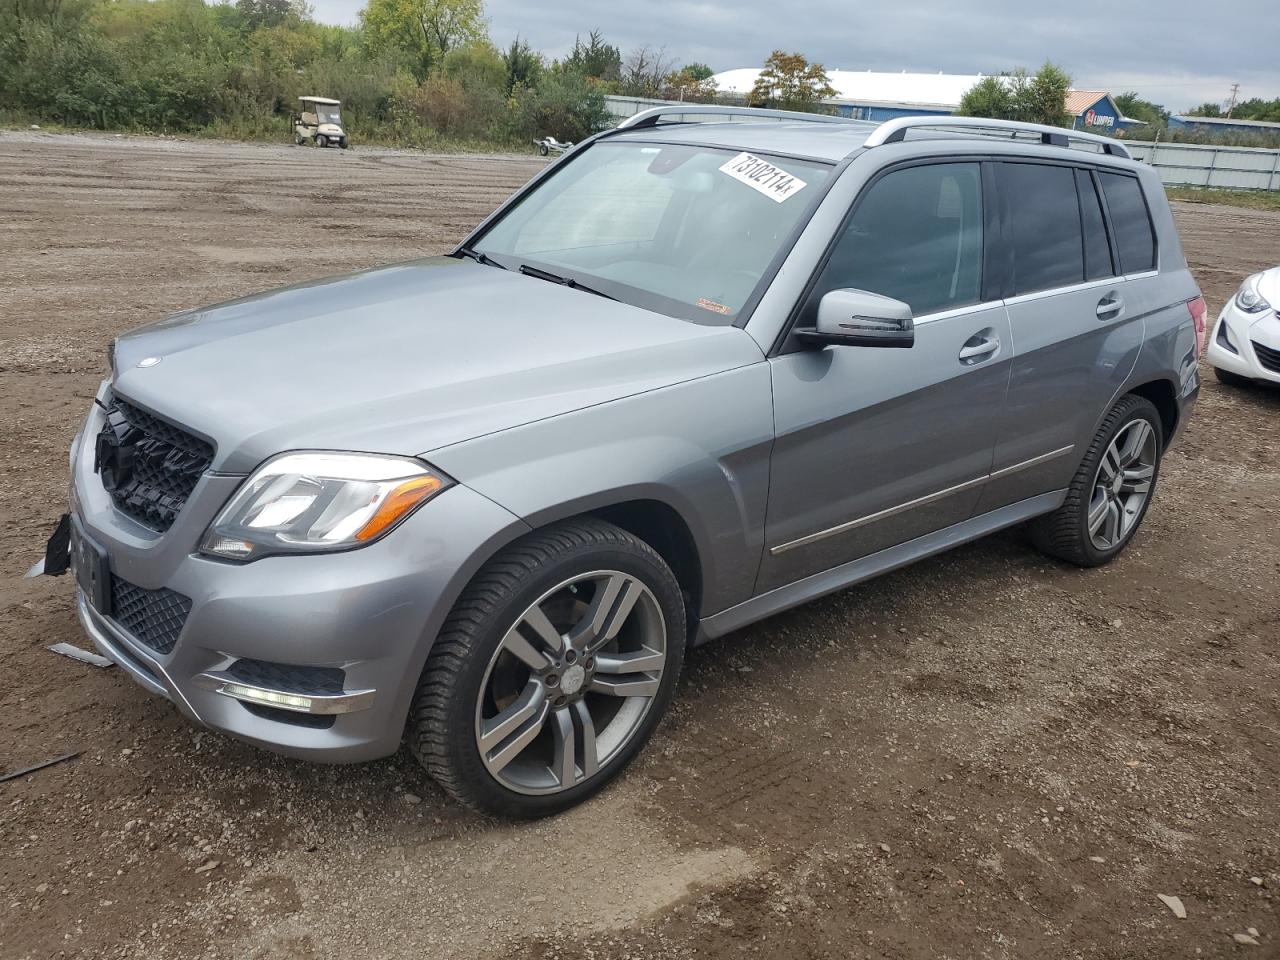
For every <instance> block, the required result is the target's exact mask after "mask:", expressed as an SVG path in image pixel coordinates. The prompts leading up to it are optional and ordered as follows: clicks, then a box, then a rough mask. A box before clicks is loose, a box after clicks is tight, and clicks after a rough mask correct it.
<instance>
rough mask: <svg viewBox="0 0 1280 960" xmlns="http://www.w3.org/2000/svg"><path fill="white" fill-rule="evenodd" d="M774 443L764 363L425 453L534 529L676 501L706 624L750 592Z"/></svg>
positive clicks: (760, 545) (759, 550) (760, 544)
mask: <svg viewBox="0 0 1280 960" xmlns="http://www.w3.org/2000/svg"><path fill="white" fill-rule="evenodd" d="M772 442H773V402H772V393H771V384H770V379H769V370H768V365H767V364H765V363H763V362H761V363H754V364H749V365H747V366H744V367H739V368H736V369H734V370H729V371H726V372H724V373H719V374H715V375H713V376H708V377H703V378H700V379H697V380H691V381H687V382H685V383H681V384H676V385H674V386H670V387H665V388H662V389H659V390H653V391H649V392H647V393H643V394H639V395H637V396H632V397H627V398H625V399H622V400H616V401H613V402H610V403H604V404H599V405H597V406H594V407H589V408H587V409H584V410H578V411H575V412H573V413H567V414H564V415H561V416H558V417H553V418H550V419H547V420H542V421H538V422H536V423H531V424H527V425H525V426H521V427H516V428H513V429H510V430H504V431H502V432H500V433H495V434H491V435H489V436H485V437H479V438H477V439H475V440H469V441H466V442H464V443H459V444H455V445H453V446H449V447H444V448H441V449H438V450H432V451H428V452H426V453H424V454H423V457H424V459H426V460H428V461H429V462H431V463H432V464H434V465H435V466H437V467H439V468H440V469H441V470H443V471H444V472H446V473H448V474H449V475H450V476H452V477H455V478H457V479H458V480H459V481H460V482H462V483H464V484H466V485H467V486H468V487H470V488H471V489H472V490H475V491H477V492H479V493H481V494H483V495H484V496H486V497H488V498H489V499H491V500H493V501H494V502H495V503H497V504H499V505H501V506H503V507H504V508H506V509H507V510H509V511H511V512H512V513H514V514H515V515H516V516H518V517H520V518H521V519H522V520H524V521H525V522H526V523H528V524H529V525H530V526H531V527H535V528H536V527H542V526H545V525H547V524H548V523H553V522H555V521H556V520H560V519H564V518H566V517H570V516H576V515H578V514H582V513H587V512H591V511H594V510H599V509H601V508H604V507H609V506H614V505H616V504H620V503H625V502H628V501H633V500H656V501H658V502H660V503H664V504H666V505H667V506H669V507H671V508H672V509H673V510H675V511H676V513H678V514H679V515H680V517H681V518H682V519H683V520H684V522H685V524H686V525H687V526H688V528H689V531H690V533H691V534H692V536H693V539H694V543H695V545H696V547H697V550H698V562H699V565H700V567H701V571H702V613H703V615H704V616H706V615H709V614H712V613H716V612H718V611H720V610H723V609H726V608H727V607H730V606H733V605H734V604H736V603H740V602H742V601H744V600H746V599H748V598H749V597H750V595H751V590H752V587H753V585H754V583H755V577H756V573H757V571H758V569H759V565H760V558H761V554H762V550H763V546H764V516H765V507H766V504H767V499H768V489H769V453H770V449H771V446H772Z"/></svg>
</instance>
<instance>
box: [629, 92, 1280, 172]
mask: <svg viewBox="0 0 1280 960" xmlns="http://www.w3.org/2000/svg"><path fill="white" fill-rule="evenodd" d="M604 99H605V105H606V107H607V108H608V110H609V112H610V113H611V114H612V115H613V116H614V117H615V118H616V119H617V120H624V119H626V118H627V117H630V116H633V115H634V114H637V113H639V112H640V111H642V110H648V109H649V108H650V107H661V106H669V105H670V104H671V103H672V102H673V101H671V100H649V99H646V98H644V97H613V96H610V97H605V98H604ZM1124 144H1125V146H1126V147H1128V148H1129V152H1130V153H1132V154H1133V156H1134V157H1135V158H1136V159H1138V160H1142V161H1143V162H1145V163H1149V164H1151V166H1153V167H1155V168H1156V170H1157V171H1158V172H1159V174H1160V178H1161V179H1162V180H1164V182H1165V183H1166V184H1168V185H1169V186H1171V187H1217V188H1219V189H1225V190H1280V150H1268V149H1266V148H1262V147H1217V146H1203V145H1201V144H1196V143H1158V142H1156V143H1153V142H1150V141H1143V140H1125V141H1124Z"/></svg>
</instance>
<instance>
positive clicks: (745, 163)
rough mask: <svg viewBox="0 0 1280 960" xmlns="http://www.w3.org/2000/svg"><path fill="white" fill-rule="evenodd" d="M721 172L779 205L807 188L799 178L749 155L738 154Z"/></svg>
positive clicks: (721, 168)
mask: <svg viewBox="0 0 1280 960" xmlns="http://www.w3.org/2000/svg"><path fill="white" fill-rule="evenodd" d="M720 172H721V173H727V174H728V175H729V176H731V177H733V179H735V180H737V181H738V182H739V183H745V184H746V185H747V186H748V187H750V188H751V189H752V190H758V191H759V192H760V193H763V194H764V195H765V196H766V197H768V198H769V199H770V200H774V201H777V202H778V203H781V202H782V201H783V200H786V199H787V198H788V197H794V196H795V195H796V194H797V193H799V192H800V191H801V190H803V189H804V187H805V182H804V181H803V180H801V179H800V178H799V177H797V176H795V175H793V174H790V173H787V171H785V170H783V169H782V168H781V167H777V166H774V165H773V164H772V163H770V162H769V161H768V160H761V159H760V158H759V157H756V156H753V155H752V154H749V153H740V154H738V155H737V156H736V157H734V158H733V159H732V160H730V161H729V162H728V163H726V164H724V165H723V166H722V167H720Z"/></svg>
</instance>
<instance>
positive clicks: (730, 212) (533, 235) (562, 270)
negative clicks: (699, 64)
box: [474, 141, 831, 324]
mask: <svg viewBox="0 0 1280 960" xmlns="http://www.w3.org/2000/svg"><path fill="white" fill-rule="evenodd" d="M830 170H831V167H830V166H828V165H826V164H821V163H814V162H809V161H803V160H792V159H789V158H778V157H764V156H753V155H751V154H745V153H736V152H735V151H733V150H718V149H713V148H710V147H698V146H688V145H659V144H643V143H627V142H616V141H615V142H610V141H605V142H602V143H597V144H596V145H594V146H592V147H591V148H590V149H588V150H587V151H586V152H585V153H583V154H582V155H581V156H578V157H576V158H574V159H572V160H570V161H569V163H568V164H566V165H565V166H564V167H562V168H561V169H560V170H559V171H558V172H556V173H555V174H553V175H552V176H551V177H550V178H549V179H548V180H546V181H545V182H543V183H542V184H541V185H540V186H539V187H537V188H536V189H535V190H534V191H533V192H532V193H530V194H529V195H527V196H526V197H525V198H524V199H523V200H521V201H520V202H519V203H517V204H516V205H515V206H513V207H512V208H511V209H510V210H509V211H508V212H507V213H506V215H505V216H503V218H502V219H501V220H500V221H498V223H497V224H495V225H494V226H493V227H491V228H490V229H489V231H488V232H487V233H485V234H484V236H483V237H482V238H481V239H480V241H479V242H477V243H475V244H474V249H475V250H476V251H478V252H480V253H484V254H487V255H489V256H490V257H492V258H494V259H495V260H497V261H498V262H500V263H502V264H503V265H504V266H508V267H515V266H517V265H530V266H534V267H539V268H542V269H544V270H549V271H553V272H555V273H557V274H560V275H562V276H564V277H567V278H572V279H574V280H578V281H580V282H581V283H583V284H587V285H589V286H591V287H594V288H596V289H598V290H600V291H601V292H604V293H607V294H608V295H609V296H612V297H616V298H617V299H619V300H622V301H623V302H625V303H631V304H634V305H636V306H640V307H644V308H645V309H649V310H654V311H656V312H658V313H665V314H667V315H669V316H673V317H679V318H681V319H685V320H694V321H697V322H699V323H711V324H728V323H732V322H733V321H734V319H735V318H736V317H737V315H738V313H739V311H741V310H742V308H743V307H744V306H745V305H746V304H747V303H748V301H749V300H750V299H751V296H752V293H753V292H754V291H755V289H756V287H757V285H759V284H760V282H761V280H762V279H763V278H764V277H765V275H766V273H767V272H768V271H769V268H770V265H771V264H772V263H773V261H774V258H775V257H776V256H777V255H778V253H779V252H780V251H781V250H782V249H783V248H784V245H785V243H786V241H787V239H788V238H789V236H790V235H791V233H792V231H793V230H794V228H795V227H796V225H797V223H798V221H799V220H800V218H801V216H802V214H803V213H804V212H805V210H806V209H807V208H808V207H809V206H810V202H811V200H812V199H813V198H814V197H815V195H816V194H817V193H818V192H819V191H818V187H819V185H820V184H821V183H822V182H823V181H824V180H825V179H826V178H827V176H828V174H829V173H830Z"/></svg>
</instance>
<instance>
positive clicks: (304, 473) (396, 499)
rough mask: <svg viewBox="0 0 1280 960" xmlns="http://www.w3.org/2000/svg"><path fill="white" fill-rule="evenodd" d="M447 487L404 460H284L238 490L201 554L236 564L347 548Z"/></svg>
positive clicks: (362, 456) (296, 456)
mask: <svg viewBox="0 0 1280 960" xmlns="http://www.w3.org/2000/svg"><path fill="white" fill-rule="evenodd" d="M452 482H453V481H451V480H450V479H449V478H448V477H446V476H444V475H443V474H440V473H437V472H435V471H433V470H431V469H429V468H428V467H427V466H426V465H425V464H423V463H421V462H420V461H418V460H413V459H410V458H408V457H390V456H380V455H376V454H367V453H286V454H281V455H280V456H278V457H273V458H272V459H270V460H268V461H267V462H266V463H264V464H262V466H260V467H258V469H257V470H255V471H254V472H253V474H252V475H251V476H250V477H249V479H248V480H246V481H245V482H244V483H243V484H242V485H241V486H240V489H239V490H237V491H236V494H235V496H234V497H232V498H231V502H230V503H228V504H227V505H226V506H225V507H224V508H223V510H222V512H221V513H220V514H218V517H217V519H215V520H214V521H213V523H212V524H210V526H209V529H208V530H207V531H205V535H204V539H203V541H202V542H201V544H200V549H201V551H202V552H204V553H206V554H209V555H211V556H215V557H220V558H222V559H224V560H239V561H249V560H256V559H258V558H259V557H266V556H272V555H275V554H289V553H331V552H334V551H337V550H350V549H352V548H353V547H361V546H364V545H365V544H368V543H372V542H373V541H375V540H377V539H378V538H380V537H382V536H385V535H386V534H387V533H388V532H390V531H391V530H392V529H394V528H395V527H396V526H397V525H398V524H399V523H400V522H401V521H402V520H404V518H405V517H407V516H408V515H409V514H410V513H412V512H413V511H414V510H415V509H417V508H418V507H420V506H421V505H422V504H424V503H426V502H427V501H428V500H430V499H431V498H432V497H434V496H435V495H436V494H437V493H440V492H441V491H442V490H445V489H446V488H448V487H449V486H450V485H451V484H452Z"/></svg>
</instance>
